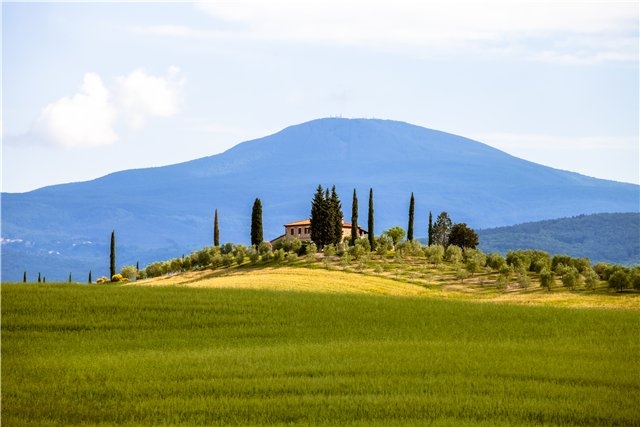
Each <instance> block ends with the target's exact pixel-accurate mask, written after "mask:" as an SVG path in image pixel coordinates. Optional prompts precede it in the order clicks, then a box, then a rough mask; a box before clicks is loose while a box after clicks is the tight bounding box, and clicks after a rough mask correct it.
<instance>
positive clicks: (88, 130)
mask: <svg viewBox="0 0 640 427" xmlns="http://www.w3.org/2000/svg"><path fill="white" fill-rule="evenodd" d="M115 120H116V110H115V108H114V106H113V104H112V103H111V101H110V99H109V91H108V90H107V88H105V86H104V85H103V83H102V79H101V78H100V76H98V75H97V74H95V73H86V74H85V75H84V80H83V83H82V89H81V91H80V93H77V94H75V95H73V96H72V97H65V98H61V99H59V100H58V101H56V102H53V103H51V104H49V105H47V106H46V107H45V108H44V109H43V110H42V112H41V113H40V116H39V117H38V119H37V120H36V122H35V124H34V126H33V129H32V131H33V132H34V133H36V134H38V135H41V136H43V137H45V138H46V139H48V140H51V141H52V142H54V143H55V144H57V145H61V146H64V147H67V148H76V147H93V146H98V145H104V144H111V143H113V142H115V141H116V140H117V139H118V135H117V134H116V133H115V131H114V130H113V125H114V123H115Z"/></svg>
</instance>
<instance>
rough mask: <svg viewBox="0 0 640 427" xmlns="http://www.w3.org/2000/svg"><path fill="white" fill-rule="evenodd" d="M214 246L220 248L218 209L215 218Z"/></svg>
mask: <svg viewBox="0 0 640 427" xmlns="http://www.w3.org/2000/svg"><path fill="white" fill-rule="evenodd" d="M213 246H215V247H218V246H220V227H219V225H218V209H216V213H215V215H214V217H213Z"/></svg>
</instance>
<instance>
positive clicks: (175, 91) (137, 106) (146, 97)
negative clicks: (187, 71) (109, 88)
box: [115, 66, 184, 129]
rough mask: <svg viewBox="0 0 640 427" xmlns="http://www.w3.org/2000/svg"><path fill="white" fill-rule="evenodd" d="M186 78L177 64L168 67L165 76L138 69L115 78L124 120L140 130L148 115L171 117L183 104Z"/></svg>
mask: <svg viewBox="0 0 640 427" xmlns="http://www.w3.org/2000/svg"><path fill="white" fill-rule="evenodd" d="M183 85H184V77H183V76H182V73H181V71H180V69H179V68H178V67H175V66H172V67H170V68H169V70H168V72H167V76H166V77H156V76H152V75H149V74H147V73H145V72H144V71H143V70H135V71H134V72H132V73H131V74H129V75H128V76H126V77H118V78H117V80H116V91H115V93H116V97H117V100H118V106H119V107H120V109H121V111H122V113H123V115H124V118H125V120H126V121H127V122H128V124H129V125H130V126H131V127H133V128H135V129H139V128H141V127H142V126H144V124H145V122H146V120H147V119H148V118H149V117H170V116H173V115H175V114H177V113H178V111H179V110H180V108H181V106H182V103H183V96H182V87H183Z"/></svg>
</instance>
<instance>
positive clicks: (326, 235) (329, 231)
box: [322, 188, 336, 246]
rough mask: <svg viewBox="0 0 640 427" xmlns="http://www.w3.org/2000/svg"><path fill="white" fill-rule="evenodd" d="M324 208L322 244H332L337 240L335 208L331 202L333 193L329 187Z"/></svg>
mask: <svg viewBox="0 0 640 427" xmlns="http://www.w3.org/2000/svg"><path fill="white" fill-rule="evenodd" d="M322 205H323V208H324V217H325V219H324V221H323V223H324V224H323V225H324V230H323V233H322V236H323V237H322V246H324V245H330V244H331V243H333V241H334V240H335V231H336V229H335V226H334V220H335V214H336V212H335V209H334V207H333V205H332V204H331V193H329V189H328V188H327V189H326V190H325V192H324V202H323V203H322Z"/></svg>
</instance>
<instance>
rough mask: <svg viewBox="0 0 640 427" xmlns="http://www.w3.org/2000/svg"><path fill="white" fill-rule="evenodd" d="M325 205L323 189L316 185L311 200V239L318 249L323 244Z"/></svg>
mask: <svg viewBox="0 0 640 427" xmlns="http://www.w3.org/2000/svg"><path fill="white" fill-rule="evenodd" d="M325 205H326V203H325V198H324V190H323V189H322V185H318V188H317V189H316V192H315V194H314V195H313V200H312V201H311V240H312V241H313V243H315V244H316V246H317V247H318V249H322V247H323V246H324V237H325V232H326V221H327V217H326V212H325Z"/></svg>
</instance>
